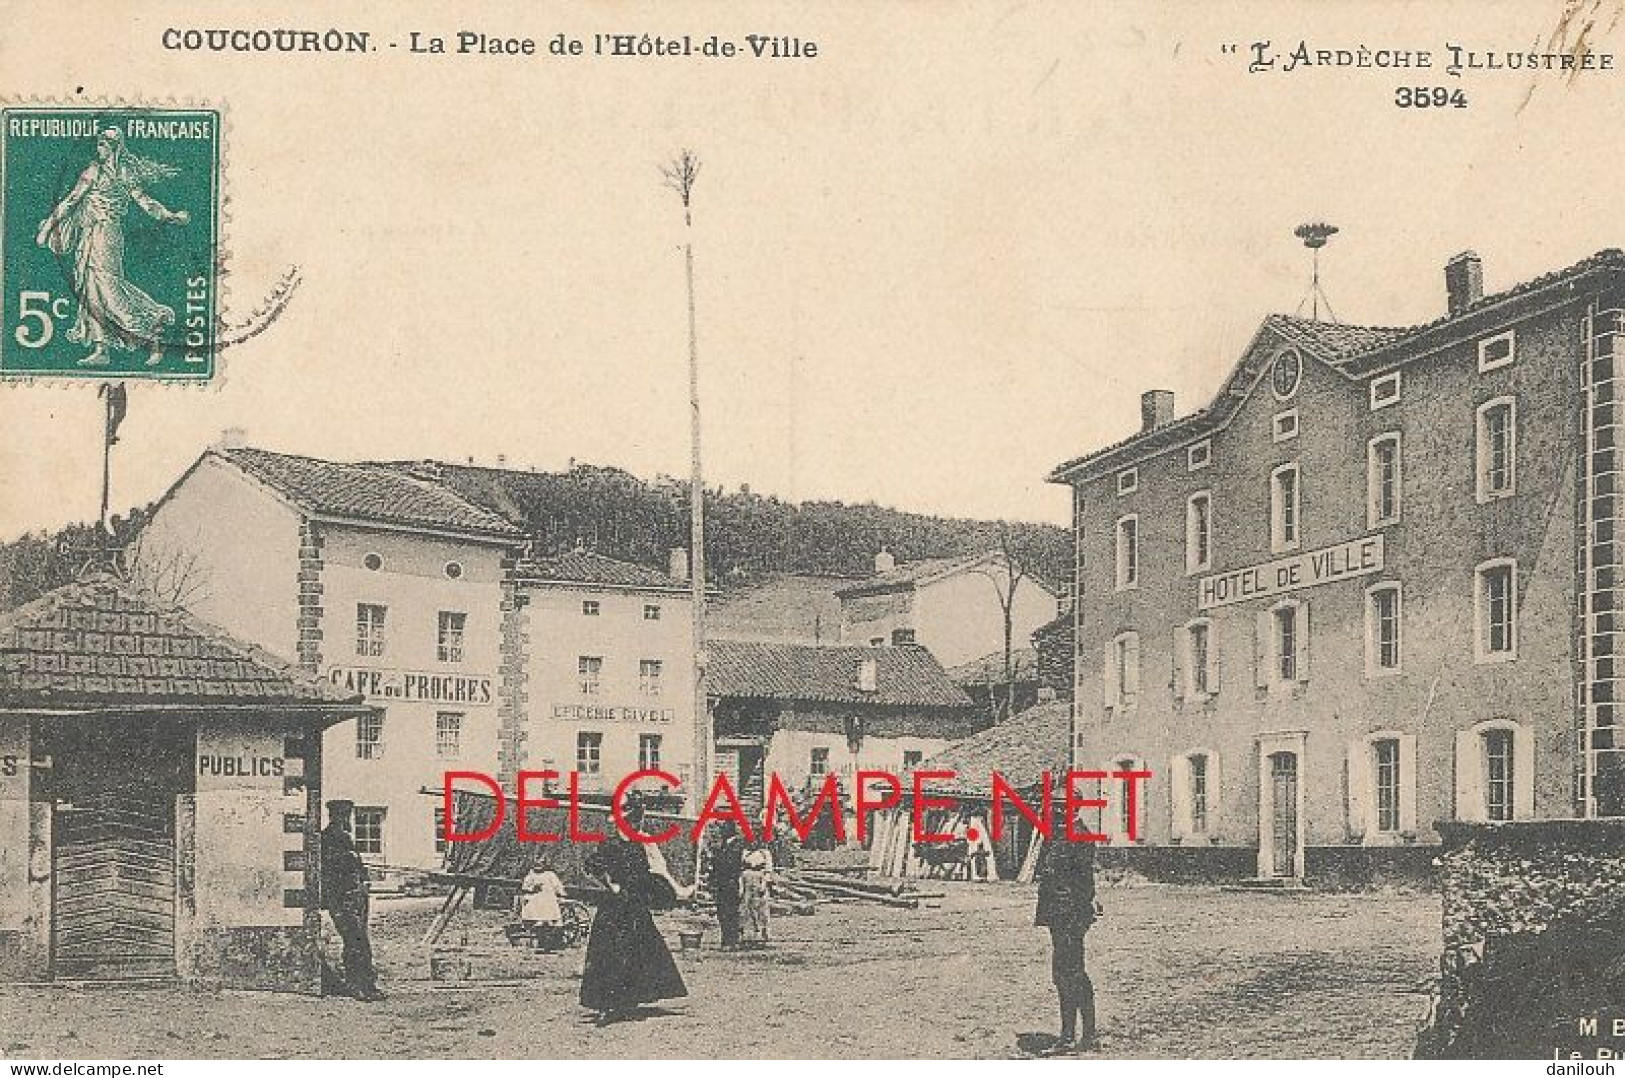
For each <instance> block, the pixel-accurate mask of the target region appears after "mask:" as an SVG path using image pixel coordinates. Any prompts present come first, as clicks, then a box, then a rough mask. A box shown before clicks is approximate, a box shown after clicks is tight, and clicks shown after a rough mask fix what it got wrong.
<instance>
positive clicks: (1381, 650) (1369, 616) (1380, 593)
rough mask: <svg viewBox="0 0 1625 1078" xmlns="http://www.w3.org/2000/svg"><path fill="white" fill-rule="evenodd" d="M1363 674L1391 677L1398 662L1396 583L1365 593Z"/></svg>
mask: <svg viewBox="0 0 1625 1078" xmlns="http://www.w3.org/2000/svg"><path fill="white" fill-rule="evenodd" d="M1365 596H1366V606H1365V617H1366V622H1365V639H1366V673H1368V674H1371V675H1374V676H1375V675H1381V674H1392V673H1396V672H1398V670H1399V662H1400V591H1399V585H1398V584H1377V585H1374V586H1372V587H1371V588H1369V589H1367V590H1366V593H1365Z"/></svg>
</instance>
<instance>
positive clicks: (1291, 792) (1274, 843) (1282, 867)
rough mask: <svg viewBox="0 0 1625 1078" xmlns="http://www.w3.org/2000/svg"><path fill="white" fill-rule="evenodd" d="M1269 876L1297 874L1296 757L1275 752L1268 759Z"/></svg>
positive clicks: (1295, 754) (1290, 753) (1294, 754)
mask: <svg viewBox="0 0 1625 1078" xmlns="http://www.w3.org/2000/svg"><path fill="white" fill-rule="evenodd" d="M1269 784H1270V847H1271V855H1272V856H1271V858H1270V875H1272V876H1276V877H1292V876H1296V875H1297V874H1298V755H1297V753H1293V752H1274V753H1271V754H1270V757H1269Z"/></svg>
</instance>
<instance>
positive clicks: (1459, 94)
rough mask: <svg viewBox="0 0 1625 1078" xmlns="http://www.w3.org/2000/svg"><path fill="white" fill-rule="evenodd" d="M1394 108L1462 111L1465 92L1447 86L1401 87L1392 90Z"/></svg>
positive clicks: (1465, 105) (1465, 96) (1465, 104)
mask: <svg viewBox="0 0 1625 1078" xmlns="http://www.w3.org/2000/svg"><path fill="white" fill-rule="evenodd" d="M1394 106H1395V107H1396V108H1402V109H1464V108H1466V107H1467V91H1465V90H1452V89H1450V88H1449V87H1448V86H1401V87H1399V88H1397V89H1396V90H1394Z"/></svg>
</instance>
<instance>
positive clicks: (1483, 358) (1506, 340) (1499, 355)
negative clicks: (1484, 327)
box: [1478, 329, 1517, 373]
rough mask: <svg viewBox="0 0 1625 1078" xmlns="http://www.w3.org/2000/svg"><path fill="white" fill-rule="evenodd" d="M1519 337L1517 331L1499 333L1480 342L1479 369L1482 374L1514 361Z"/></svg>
mask: <svg viewBox="0 0 1625 1078" xmlns="http://www.w3.org/2000/svg"><path fill="white" fill-rule="evenodd" d="M1516 344H1517V335H1516V331H1515V330H1510V329H1509V330H1507V331H1506V332H1505V333H1497V334H1496V335H1495V336H1493V337H1486V338H1484V339H1483V340H1481V341H1479V342H1478V369H1479V371H1480V373H1482V372H1484V371H1493V370H1494V369H1495V368H1497V367H1505V366H1506V365H1507V364H1508V363H1511V362H1512V360H1513V354H1514V352H1515V351H1516Z"/></svg>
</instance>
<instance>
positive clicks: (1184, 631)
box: [1175, 618, 1219, 702]
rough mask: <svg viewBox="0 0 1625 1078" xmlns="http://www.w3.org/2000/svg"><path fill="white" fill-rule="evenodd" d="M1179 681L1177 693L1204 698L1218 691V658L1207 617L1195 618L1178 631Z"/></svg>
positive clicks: (1185, 698) (1179, 696)
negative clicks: (1179, 638) (1195, 619)
mask: <svg viewBox="0 0 1625 1078" xmlns="http://www.w3.org/2000/svg"><path fill="white" fill-rule="evenodd" d="M1176 635H1177V636H1180V637H1182V638H1183V639H1181V640H1176V646H1177V648H1178V650H1177V651H1176V653H1175V654H1176V655H1178V657H1179V667H1178V670H1177V671H1176V673H1177V674H1178V676H1179V683H1178V685H1176V687H1175V696H1177V697H1178V698H1180V699H1182V700H1195V701H1198V702H1200V701H1202V700H1205V699H1206V698H1207V697H1209V696H1212V695H1213V694H1214V693H1215V692H1218V691H1219V662H1218V655H1217V653H1216V652H1215V651H1214V648H1213V626H1212V623H1210V622H1209V621H1208V620H1207V619H1206V618H1203V619H1200V620H1197V621H1193V622H1191V623H1189V624H1188V625H1185V626H1183V627H1182V628H1180V629H1179V630H1177V631H1176Z"/></svg>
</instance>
